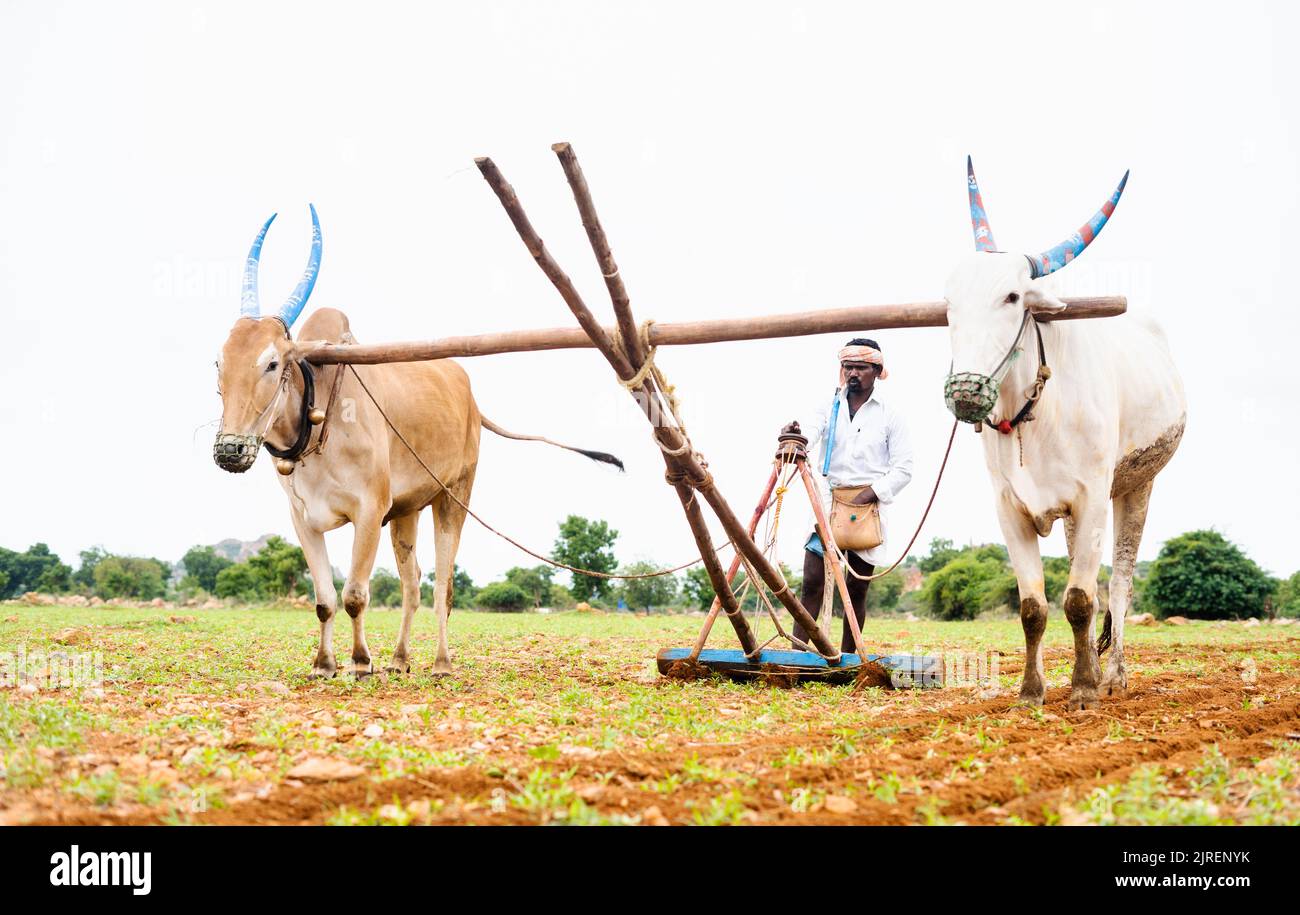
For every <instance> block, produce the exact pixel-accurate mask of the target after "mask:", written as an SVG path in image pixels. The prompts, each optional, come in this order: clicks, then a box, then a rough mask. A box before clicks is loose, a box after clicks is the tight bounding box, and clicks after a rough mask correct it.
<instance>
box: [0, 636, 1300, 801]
mask: <svg viewBox="0 0 1300 915" xmlns="http://www.w3.org/2000/svg"><path fill="white" fill-rule="evenodd" d="M1242 634H1243V635H1245V633H1242ZM907 635H908V633H904V636H907ZM1270 635H1271V634H1270ZM1279 635H1280V633H1279ZM583 641H586V642H587V643H588V644H587V645H585V646H583V645H580V646H579V648H581V649H582V652H578V651H570V652H569V653H567V654H563V655H562V657H558V658H557V657H556V656H555V653H549V654H550V657H549V658H548V657H541V658H539V657H538V656H537V654H535V653H533V652H531V651H518V652H516V653H514V654H506V653H501V652H497V653H496V654H494V656H493V657H492V659H491V662H492V665H493V670H494V671H495V675H494V677H493V678H492V680H491V682H487V681H485V680H483V679H480V680H477V681H476V680H475V678H474V675H473V674H472V673H467V674H466V675H465V676H464V678H463V680H461V681H459V683H457V684H456V685H455V686H454V688H451V684H450V683H449V681H430V680H427V679H424V678H421V677H416V676H411V677H406V678H395V679H386V678H384V677H382V676H381V677H376V678H374V679H373V680H372V681H370V682H367V684H366V685H365V687H364V688H359V687H355V688H354V687H341V686H339V683H338V681H333V682H331V683H326V684H321V683H317V682H313V681H307V680H305V679H303V680H301V682H294V683H293V685H292V686H291V687H289V688H288V689H287V690H285V691H284V692H283V693H280V692H276V693H274V694H271V695H264V694H262V693H259V692H257V691H256V690H255V689H249V688H247V686H245V687H243V688H242V689H239V690H238V691H236V692H234V693H233V694H225V695H222V692H223V690H216V691H215V693H214V691H213V690H211V689H206V688H205V689H192V690H191V689H184V688H181V689H179V691H178V690H161V691H160V690H159V689H158V688H157V687H156V686H152V685H147V684H140V683H124V684H122V685H121V687H120V688H119V689H118V690H116V691H114V692H113V693H112V694H110V695H109V696H108V697H106V698H105V699H102V700H100V701H101V705H107V708H105V709H103V711H106V712H108V713H109V714H110V716H111V717H113V718H114V719H115V720H119V721H120V722H123V723H124V724H125V726H120V727H119V726H112V727H104V728H95V729H91V730H89V731H88V732H87V733H86V735H85V739H84V742H83V743H82V744H81V745H80V746H78V747H77V748H76V750H75V752H74V751H63V750H54V751H46V752H43V753H42V754H41V755H42V756H43V757H44V758H45V759H46V760H47V762H48V766H49V771H50V776H51V777H47V778H46V779H45V780H44V781H43V782H42V783H41V784H39V785H34V786H32V787H28V788H20V789H15V788H10V789H9V790H7V791H6V792H5V795H4V796H3V797H2V798H0V822H6V823H38V824H157V823H163V822H189V823H195V824H249V823H254V824H277V825H280V824H285V825H287V824H312V823H317V824H319V823H327V822H386V821H397V822H407V821H410V822H418V823H430V824H494V825H503V824H538V823H546V822H566V821H567V822H624V821H627V822H640V823H655V824H663V823H671V824H678V823H682V824H688V823H692V822H706V823H707V822H735V823H757V824H799V825H810V824H867V823H870V824H897V825H906V824H917V823H927V822H950V823H966V824H1001V823H1008V822H1011V823H1031V824H1036V823H1052V822H1066V823H1071V822H1086V821H1087V818H1086V816H1084V814H1082V813H1080V804H1081V803H1082V802H1084V801H1085V800H1086V799H1087V798H1088V797H1089V796H1090V795H1091V794H1092V793H1093V792H1094V790H1095V789H1098V788H1101V789H1103V790H1104V789H1106V788H1107V787H1108V786H1112V787H1113V786H1122V785H1124V784H1126V783H1127V782H1128V781H1129V780H1130V779H1132V778H1133V777H1134V776H1135V775H1138V774H1139V773H1141V772H1143V771H1145V770H1146V769H1147V767H1156V768H1157V769H1158V770H1159V772H1160V773H1161V774H1162V775H1163V776H1164V778H1165V779H1166V783H1165V784H1164V785H1163V786H1162V788H1161V791H1160V794H1159V797H1158V798H1154V799H1150V805H1151V810H1152V811H1154V812H1153V813H1151V817H1152V819H1151V820H1150V821H1152V822H1160V821H1162V820H1160V819H1159V817H1160V816H1163V815H1166V814H1167V808H1168V807H1169V805H1170V804H1178V803H1179V802H1180V799H1182V800H1187V799H1190V800H1193V801H1194V800H1197V799H1201V800H1203V801H1205V802H1206V803H1210V804H1212V806H1211V808H1210V811H1211V813H1210V816H1212V817H1216V818H1218V819H1219V820H1221V821H1226V822H1248V821H1251V817H1252V816H1255V815H1256V812H1255V809H1254V808H1253V807H1251V806H1250V805H1251V803H1252V801H1251V800H1250V799H1249V798H1247V799H1246V800H1243V799H1242V790H1236V789H1222V790H1220V791H1219V793H1218V796H1217V799H1216V798H1212V797H1211V796H1210V795H1211V793H1212V792H1210V789H1207V788H1206V787H1205V786H1204V785H1198V784H1195V783H1194V782H1193V780H1192V773H1193V771H1194V770H1195V769H1196V767H1197V766H1199V765H1202V764H1203V763H1204V760H1205V758H1206V754H1207V752H1209V748H1211V747H1212V746H1217V748H1218V751H1219V753H1221V754H1222V756H1223V757H1224V758H1225V759H1226V760H1227V762H1228V764H1229V766H1230V768H1232V769H1237V770H1241V771H1244V772H1247V773H1251V772H1255V771H1256V769H1257V768H1259V767H1262V770H1266V771H1270V772H1271V771H1273V770H1272V769H1270V768H1269V767H1270V766H1272V765H1273V764H1274V763H1273V762H1270V760H1273V761H1274V762H1276V761H1277V760H1279V759H1280V760H1282V761H1283V762H1286V761H1287V760H1293V759H1294V753H1293V751H1295V750H1300V734H1298V733H1297V732H1300V680H1298V678H1297V677H1296V672H1297V665H1296V660H1297V656H1298V655H1300V638H1297V637H1290V638H1276V637H1274V638H1270V639H1268V640H1257V641H1252V640H1249V639H1242V640H1240V641H1233V642H1232V643H1231V644H1230V645H1197V644H1194V642H1193V641H1192V640H1190V639H1189V640H1188V641H1186V642H1177V643H1171V644H1160V645H1155V644H1153V645H1150V646H1146V647H1142V648H1134V647H1133V646H1130V651H1129V657H1130V659H1131V660H1130V663H1129V668H1130V671H1131V672H1130V688H1129V692H1128V695H1127V696H1126V697H1123V698H1117V699H1108V700H1104V701H1103V702H1102V704H1101V706H1100V708H1098V709H1095V710H1089V711H1086V712H1076V713H1070V712H1067V711H1066V710H1065V709H1066V697H1067V694H1068V687H1066V686H1062V685H1059V684H1061V683H1062V682H1063V681H1062V679H1061V677H1060V675H1059V671H1061V670H1062V669H1065V670H1068V664H1069V661H1070V659H1071V652H1070V651H1069V649H1068V648H1065V647H1063V646H1059V645H1058V646H1056V647H1053V648H1051V649H1050V650H1049V651H1048V652H1047V657H1046V666H1047V670H1048V671H1049V681H1051V682H1052V683H1053V684H1055V685H1054V687H1053V688H1051V689H1049V692H1048V697H1047V702H1046V704H1045V705H1044V706H1043V708H1042V709H1041V710H1036V709H1028V708H1024V707H1021V706H1019V705H1018V703H1017V702H1016V701H1015V690H1014V687H1013V685H1014V684H1015V683H1017V682H1018V679H1019V673H1020V666H1019V665H1020V659H1019V658H1018V657H1016V656H1015V655H1010V654H1008V655H1005V656H1004V657H1003V664H1002V667H1001V687H1002V688H1001V692H1000V694H998V695H996V696H994V697H992V698H980V695H982V694H981V693H980V691H978V690H976V689H974V688H952V689H942V690H930V691H891V690H879V689H872V690H866V691H864V692H862V693H859V694H851V693H850V691H849V690H848V689H846V688H832V687H815V688H795V689H775V688H772V687H768V686H755V685H743V686H742V685H737V684H733V683H728V682H724V681H718V680H704V681H696V682H692V683H685V684H682V683H675V682H672V681H668V680H664V679H659V678H655V677H653V676H647V674H646V671H645V661H644V660H643V661H641V662H637V663H631V664H618V663H616V662H617V661H618V660H620V659H619V658H617V657H612V656H611V655H616V654H617V653H618V652H610V653H608V654H606V653H604V652H603V651H602V649H603V648H606V647H609V646H610V645H611V644H612V642H613V641H614V640H602V639H585V640H583ZM522 644H523V645H524V646H526V647H531V648H534V649H535V648H538V647H545V648H548V649H555V648H557V647H558V645H559V644H560V642H557V641H555V640H553V639H552V638H551V637H549V636H543V637H541V639H540V641H539V640H538V638H537V637H534V638H532V639H526V640H524V641H523V643H522ZM564 644H566V645H568V644H569V641H567V640H566V641H564ZM618 647H619V648H620V649H621V648H622V647H623V646H621V645H620V646H618ZM636 650H637V651H639V650H640V648H639V647H638V648H637V649H636ZM583 652H585V654H584V653H583ZM541 654H543V655H547V654H548V652H542V653H541ZM1256 654H1258V655H1259V656H1261V657H1267V658H1272V659H1273V660H1271V661H1268V662H1266V663H1264V664H1262V665H1261V666H1260V669H1259V671H1258V674H1257V676H1256V677H1255V678H1254V680H1253V682H1251V681H1250V679H1249V678H1245V677H1243V676H1242V672H1241V671H1240V670H1239V668H1238V665H1237V663H1236V661H1235V660H1234V659H1236V658H1238V657H1242V656H1247V657H1251V656H1254V655H1256ZM651 656H652V652H646V653H645V654H644V658H647V659H648V658H649V657H651ZM1279 659H1280V660H1279ZM1252 663H1253V662H1252ZM503 670H504V671H506V673H505V674H504V675H503ZM503 677H504V680H505V682H502V681H503ZM1064 682H1068V681H1064ZM548 684H554V685H555V686H554V688H553V687H552V686H549V685H548ZM561 686H562V687H563V688H564V692H562V693H560V692H557V689H558V688H559V687H561ZM629 697H630V698H629ZM642 707H644V709H646V710H648V711H647V714H646V716H645V718H644V719H640V718H636V716H637V715H640V711H638V710H639V709H641V708H642ZM683 710H684V711H683ZM186 714H189V715H200V716H210V717H211V718H212V719H213V721H214V724H213V725H212V727H211V728H210V729H208V730H202V731H200V732H198V733H197V734H192V733H182V732H180V731H178V729H177V728H176V727H174V726H164V725H166V724H167V722H173V721H176V720H179V716H183V715H186ZM678 716H681V717H680V718H679V717H678ZM633 719H635V720H637V721H638V722H642V723H643V724H644V726H642V723H638V724H635V725H629V724H628V721H629V720H633ZM268 721H270V722H283V723H285V724H284V726H283V727H282V728H281V729H280V730H279V731H275V730H273V729H272V730H268V728H269V726H268ZM367 722H372V723H380V724H381V726H382V727H384V729H385V735H384V737H383V739H382V740H380V739H377V738H376V739H367V738H365V737H364V735H361V734H359V733H356V734H354V733H352V731H360V730H362V729H363V727H364V725H365V723H367ZM714 723H716V724H717V728H718V729H714V727H713V724H714ZM278 726H279V725H277V727H278ZM349 728H350V730H349ZM602 729H603V730H604V732H609V731H610V730H611V729H614V730H615V731H617V734H615V735H614V736H613V737H610V736H607V737H606V738H605V743H606V744H607V745H605V746H601V745H599V743H600V742H599V740H597V739H595V738H594V737H592V736H591V735H595V734H599V733H601V732H602ZM332 731H341V732H342V733H339V734H337V735H335V734H333V733H330V732H332ZM268 734H269V735H270V736H268ZM322 734H328V736H327V737H326V738H324V739H322V738H321V736H320V735H322ZM277 735H278V736H277ZM372 737H373V735H372ZM610 743H612V744H614V745H612V746H609V745H608V744H610ZM394 748H396V749H394ZM397 750H401V751H402V752H403V753H405V754H406V755H405V756H401V757H400V759H399V758H398V757H394V756H391V755H386V754H391V753H396V752H397ZM417 750H418V753H419V754H420V755H419V756H418V757H417V756H415V755H413V754H415V753H416V751H417ZM204 754H208V755H209V756H210V757H211V758H210V759H208V761H207V762H203V761H202V760H203V759H207V758H208V757H205V756H204ZM309 757H323V758H327V759H339V758H346V759H348V760H349V761H350V762H352V763H354V764H357V765H359V766H360V767H361V770H364V771H359V772H358V774H355V775H354V776H353V777H349V778H346V779H344V780H337V781H327V782H324V783H314V782H311V781H306V780H303V779H298V778H294V777H292V776H291V775H290V774H289V772H288V770H289V769H290V768H291V767H292V766H293V765H296V764H297V763H299V762H301V761H302V760H303V759H305V758H309ZM394 759H397V761H394ZM385 760H387V761H385ZM1287 765H1288V766H1289V763H1287ZM203 766H206V767H207V768H206V769H205V770H204V773H203V775H202V777H200V776H199V775H197V774H195V771H194V770H195V768H196V767H200V768H201V767H203ZM1297 769H1298V770H1300V767H1297ZM88 771H93V772H96V773H99V775H100V777H102V778H108V777H109V773H110V772H111V773H112V774H113V778H114V779H119V780H121V781H122V782H123V783H124V784H133V783H134V782H132V779H133V778H136V779H143V778H145V777H146V776H148V777H149V778H150V779H151V780H156V781H157V782H159V783H160V784H163V785H167V784H175V783H183V784H184V785H185V786H186V787H189V788H192V787H193V786H194V785H195V784H198V783H202V784H204V785H207V786H208V789H205V790H211V792H212V794H213V796H214V797H219V798H220V802H219V803H215V804H213V805H211V806H210V807H209V808H208V809H206V810H201V809H200V810H188V811H187V810H184V809H183V808H178V807H177V805H176V803H175V802H174V801H175V797H174V794H173V795H166V793H165V792H164V796H163V797H157V798H146V797H143V796H140V795H139V794H138V792H137V797H136V798H135V799H131V798H129V797H127V796H124V795H129V794H130V792H129V791H117V792H116V793H115V795H114V797H113V798H112V799H111V800H110V801H109V802H108V803H105V802H104V799H103V798H102V797H101V798H99V799H98V800H91V799H90V798H89V794H88V793H87V792H85V791H83V790H81V789H79V788H77V787H75V786H77V785H81V784H84V783H85V781H84V780H85V778H86V777H87V772H88ZM154 775H157V778H156V779H154V778H153V776H154ZM1284 775H1285V779H1286V781H1287V785H1288V790H1291V789H1294V788H1295V787H1298V786H1300V785H1298V784H1297V781H1296V772H1293V771H1292V769H1291V768H1285V769H1284ZM1233 778H1237V776H1233ZM1234 784H1237V785H1238V787H1239V788H1240V786H1241V785H1245V784H1246V783H1245V782H1242V781H1240V779H1238V780H1237V781H1236V782H1234ZM69 785H72V786H73V788H71V789H70V788H69ZM1243 790H1244V789H1243ZM168 797H170V798H171V801H170V802H169V801H168V800H167V798H168ZM1279 803H1281V806H1280V807H1278V808H1277V809H1275V810H1274V811H1273V812H1272V813H1271V814H1270V816H1272V817H1273V820H1272V821H1279V820H1280V821H1283V822H1291V821H1295V818H1297V816H1298V813H1297V809H1296V807H1295V806H1294V805H1295V801H1294V800H1292V801H1290V802H1279ZM1179 809H1181V808H1179ZM1161 810H1166V814H1161V813H1160V811H1161ZM1145 815H1146V814H1141V815H1139V818H1138V821H1139V822H1141V821H1143V820H1142V819H1141V817H1142V816H1145Z"/></svg>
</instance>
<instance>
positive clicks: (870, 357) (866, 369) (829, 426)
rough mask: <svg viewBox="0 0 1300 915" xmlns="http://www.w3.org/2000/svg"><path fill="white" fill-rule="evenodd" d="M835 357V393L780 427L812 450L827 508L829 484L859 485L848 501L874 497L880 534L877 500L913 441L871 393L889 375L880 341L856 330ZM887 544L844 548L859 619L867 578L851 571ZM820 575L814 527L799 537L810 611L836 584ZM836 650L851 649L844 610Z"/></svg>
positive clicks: (869, 568) (895, 487)
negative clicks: (837, 368) (837, 371)
mask: <svg viewBox="0 0 1300 915" xmlns="http://www.w3.org/2000/svg"><path fill="white" fill-rule="evenodd" d="M839 361H840V383H839V387H837V388H836V389H835V396H834V398H833V399H831V400H830V401H827V402H825V403H822V404H820V405H818V406H817V408H816V409H815V410H814V411H813V412H812V413H811V414H808V415H807V416H806V421H805V422H804V423H803V424H802V425H801V424H800V423H799V422H798V421H795V422H792V423H790V424H789V425H787V426H786V427H785V428H783V429H782V430H781V431H782V433H787V432H792V433H796V434H800V435H804V436H806V437H807V438H808V453H809V455H810V456H811V455H812V454H814V453H816V454H817V455H818V458H817V460H816V462H815V463H813V462H812V461H811V460H810V462H809V463H810V466H811V467H812V469H813V470H814V471H815V472H820V474H821V476H822V477H823V478H824V481H825V483H826V488H824V489H823V492H822V500H823V506H824V508H825V511H826V514H827V516H828V517H829V515H830V512H831V494H830V490H840V489H845V488H857V487H861V492H859V493H857V495H856V496H854V497H853V498H852V499H851V502H852V504H854V505H870V504H871V503H879V504H878V506H877V507H878V508H880V509H881V511H880V532H881V534H882V535H885V534H886V521H885V513H884V510H883V507H884V506H886V505H888V504H889V503H890V502H893V501H894V499H895V498H896V497H897V496H898V494H899V492H901V491H902V489H903V487H904V486H906V485H907V484H908V482H909V481H910V480H911V479H912V441H911V438H910V437H909V436H908V432H907V424H906V423H905V422H904V421H903V417H902V415H901V414H900V413H899V412H898V411H897V410H895V409H894V408H893V407H891V406H890V405H889V404H888V403H887V402H885V401H882V400H881V399H880V396H879V395H878V394H877V393H876V382H877V380H879V379H883V378H888V377H889V373H888V372H887V371H886V370H885V360H884V358H883V357H882V356H881V355H880V344H878V343H876V341H875V340H868V339H865V338H863V337H857V338H854V339H852V340H850V341H849V342H848V343H847V344H846V345H845V346H844V347H843V348H842V349H840V352H839ZM801 430H802V431H801ZM818 444H820V446H821V447H820V448H817V445H818ZM815 448H817V450H816V451H814V449H815ZM828 452H829V453H828ZM887 552H888V540H887V539H886V540H883V541H882V542H881V543H880V544H879V545H878V546H874V547H871V548H869V549H859V550H845V555H846V556H847V557H848V565H849V567H850V568H851V569H852V572H850V571H848V570H846V571H845V573H844V575H845V578H846V579H847V581H848V586H849V598H850V600H852V601H853V612H854V614H855V615H856V616H857V620H858V625H859V627H860V626H861V625H862V622H863V620H864V619H865V617H866V613H867V586H868V585H869V582H866V581H862V580H861V579H859V578H858V577H856V576H855V575H854V574H852V573H853V572H856V573H857V575H860V576H863V577H866V576H869V575H871V573H872V572H873V571H875V567H876V565H877V564H879V563H880V562H881V560H883V559H884V558H885V556H886V554H887ZM826 578H827V575H826V572H825V559H824V550H823V548H822V541H821V538H820V537H818V536H817V532H816V531H815V530H814V531H813V533H812V534H811V536H809V537H808V542H807V543H805V544H804V557H803V595H802V598H803V605H804V606H805V607H806V608H807V609H808V612H809V613H810V614H812V616H813V617H816V616H817V613H818V611H819V610H820V608H821V605H822V591H823V588H826V587H830V588H832V589H833V588H834V587H835V582H834V581H830V582H827V581H826ZM794 636H795V638H797V639H799V640H801V641H807V639H808V633H807V632H805V631H804V629H803V627H802V626H799V625H798V624H797V623H796V624H795V627H794ZM840 650H841V651H845V652H852V651H854V650H855V646H854V644H853V635H852V632H851V630H850V629H849V624H848V619H847V618H846V619H845V620H844V628H843V634H842V635H841V638H840Z"/></svg>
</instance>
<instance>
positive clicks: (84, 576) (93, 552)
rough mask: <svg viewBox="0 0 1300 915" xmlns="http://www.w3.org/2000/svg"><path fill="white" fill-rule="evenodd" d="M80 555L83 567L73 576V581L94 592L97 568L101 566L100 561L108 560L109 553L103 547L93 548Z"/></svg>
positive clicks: (83, 551)
mask: <svg viewBox="0 0 1300 915" xmlns="http://www.w3.org/2000/svg"><path fill="white" fill-rule="evenodd" d="M79 555H80V557H81V565H80V566H79V567H78V569H77V571H76V573H75V574H74V575H73V576H72V579H73V581H75V582H76V583H77V584H78V585H79V586H80V587H82V588H84V589H85V590H87V591H93V590H94V589H95V566H97V565H99V561H100V560H101V559H104V558H106V557H107V556H108V555H109V552H108V550H106V549H104V548H103V547H102V546H92V547H91V548H90V549H88V550H82V551H81V553H80V554H79Z"/></svg>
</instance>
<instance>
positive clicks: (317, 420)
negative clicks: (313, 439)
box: [307, 407, 325, 426]
mask: <svg viewBox="0 0 1300 915" xmlns="http://www.w3.org/2000/svg"><path fill="white" fill-rule="evenodd" d="M307 419H308V420H310V421H311V424H312V425H313V426H319V425H320V424H321V423H323V422H325V411H324V410H322V409H321V408H320V407H312V408H311V412H310V413H308V414H307Z"/></svg>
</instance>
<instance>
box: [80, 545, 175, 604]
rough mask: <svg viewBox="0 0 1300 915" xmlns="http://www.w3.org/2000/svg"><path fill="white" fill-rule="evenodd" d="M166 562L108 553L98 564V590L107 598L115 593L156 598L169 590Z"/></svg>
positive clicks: (118, 595)
mask: <svg viewBox="0 0 1300 915" xmlns="http://www.w3.org/2000/svg"><path fill="white" fill-rule="evenodd" d="M164 568H166V563H163V562H161V561H159V560H157V559H143V558H141V557H138V556H113V555H109V556H105V557H104V558H103V559H101V560H99V562H97V563H96V564H95V594H96V595H98V596H99V597H102V598H103V599H104V600H112V599H113V598H115V597H123V598H133V599H135V600H153V599H154V598H155V597H162V596H163V593H164V592H165V591H166V584H165V581H166V579H165V576H164Z"/></svg>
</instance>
